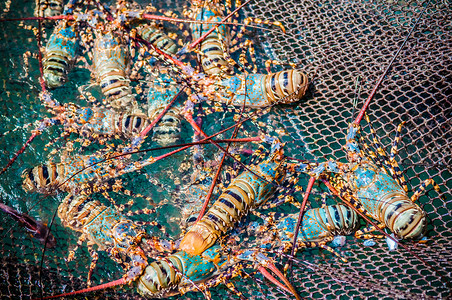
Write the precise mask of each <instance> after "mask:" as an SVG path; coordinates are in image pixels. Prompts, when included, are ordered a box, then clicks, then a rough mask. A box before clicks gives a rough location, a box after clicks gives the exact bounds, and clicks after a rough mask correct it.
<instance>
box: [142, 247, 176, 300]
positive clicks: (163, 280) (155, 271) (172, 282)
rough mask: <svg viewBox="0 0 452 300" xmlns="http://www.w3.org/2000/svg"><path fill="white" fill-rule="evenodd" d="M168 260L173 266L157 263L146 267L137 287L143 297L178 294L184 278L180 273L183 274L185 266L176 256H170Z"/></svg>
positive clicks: (163, 262) (164, 262)
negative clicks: (179, 285)
mask: <svg viewBox="0 0 452 300" xmlns="http://www.w3.org/2000/svg"><path fill="white" fill-rule="evenodd" d="M167 260H168V261H170V262H171V265H170V264H169V263H168V262H167V261H156V262H153V263H151V264H150V265H148V266H147V267H146V269H145V270H144V274H143V275H142V276H140V278H139V280H138V285H137V289H138V292H139V293H140V294H141V295H143V296H152V297H156V296H158V295H165V296H171V295H175V294H177V293H178V291H177V286H178V284H179V283H180V281H181V278H182V275H181V274H180V273H181V272H183V264H182V262H181V260H180V259H179V258H178V257H176V256H174V255H171V256H169V257H168V258H167ZM175 268H176V269H177V272H176V270H175Z"/></svg>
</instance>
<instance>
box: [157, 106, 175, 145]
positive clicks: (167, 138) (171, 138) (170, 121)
mask: <svg viewBox="0 0 452 300" xmlns="http://www.w3.org/2000/svg"><path fill="white" fill-rule="evenodd" d="M153 130H154V135H153V137H152V139H153V140H154V141H155V142H156V143H157V144H159V145H160V146H168V145H174V144H176V143H177V141H178V140H179V139H180V133H181V119H180V117H179V113H178V112H177V111H176V110H174V109H170V110H168V111H167V112H166V114H165V115H164V116H163V117H162V118H161V119H160V121H159V122H158V123H157V124H156V126H155V127H154V129H153Z"/></svg>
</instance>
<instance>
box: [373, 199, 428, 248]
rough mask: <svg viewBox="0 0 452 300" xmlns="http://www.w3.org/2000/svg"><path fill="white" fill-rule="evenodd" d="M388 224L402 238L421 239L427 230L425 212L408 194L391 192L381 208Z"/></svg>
mask: <svg viewBox="0 0 452 300" xmlns="http://www.w3.org/2000/svg"><path fill="white" fill-rule="evenodd" d="M380 216H381V218H382V220H384V221H385V224H386V226H387V227H388V228H389V229H390V230H391V231H392V232H394V234H396V236H397V237H399V238H400V239H416V240H417V239H421V238H422V237H423V235H424V232H425V226H426V218H425V212H424V211H423V210H422V209H421V208H420V207H419V206H418V205H417V204H415V203H413V202H411V201H410V199H408V197H407V196H406V195H403V194H391V195H390V197H388V200H387V201H384V205H383V206H382V208H381V211H380Z"/></svg>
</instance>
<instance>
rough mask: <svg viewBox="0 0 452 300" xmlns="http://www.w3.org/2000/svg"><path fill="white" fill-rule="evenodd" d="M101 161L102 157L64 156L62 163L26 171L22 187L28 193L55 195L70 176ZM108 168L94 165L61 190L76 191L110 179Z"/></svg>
mask: <svg viewBox="0 0 452 300" xmlns="http://www.w3.org/2000/svg"><path fill="white" fill-rule="evenodd" d="M101 160H102V157H96V156H89V155H85V156H83V155H79V156H71V157H66V156H64V157H62V162H60V163H53V162H48V163H46V164H44V165H40V166H36V167H34V168H31V169H25V170H24V171H23V172H22V178H23V184H22V187H23V188H24V190H25V191H27V192H38V193H53V192H55V188H56V187H58V186H60V185H61V184H62V183H63V182H64V181H65V180H67V179H69V177H70V176H72V175H73V174H75V173H77V172H79V171H81V170H82V169H84V168H85V167H88V166H90V165H92V164H94V163H96V162H99V161H101ZM106 168H107V166H106V165H105V164H98V165H94V166H92V167H90V168H88V169H86V170H84V171H83V172H80V173H78V174H77V175H75V176H74V177H73V178H71V179H70V180H69V181H67V182H66V183H65V184H64V185H63V186H60V187H59V190H63V191H68V192H69V191H76V190H77V189H79V188H80V184H81V183H87V182H90V181H95V180H99V181H102V179H103V178H110V177H109V172H108V169H106Z"/></svg>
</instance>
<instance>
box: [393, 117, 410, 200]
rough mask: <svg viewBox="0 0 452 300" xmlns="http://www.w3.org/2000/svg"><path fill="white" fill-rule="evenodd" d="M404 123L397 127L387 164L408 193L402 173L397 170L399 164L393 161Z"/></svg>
mask: <svg viewBox="0 0 452 300" xmlns="http://www.w3.org/2000/svg"><path fill="white" fill-rule="evenodd" d="M405 123H406V122H405V121H404V122H402V123H400V124H399V126H397V130H396V136H395V138H394V142H393V144H392V147H391V155H390V156H389V162H390V164H391V167H392V168H393V169H394V172H395V174H396V176H397V178H398V179H399V183H400V185H401V186H402V188H403V189H404V190H405V192H408V186H407V183H406V180H405V176H403V174H402V171H400V168H399V164H398V163H397V161H396V160H395V158H394V157H395V155H396V154H397V152H398V151H397V145H398V144H399V142H400V140H401V136H400V135H401V132H402V128H403V125H405Z"/></svg>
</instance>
